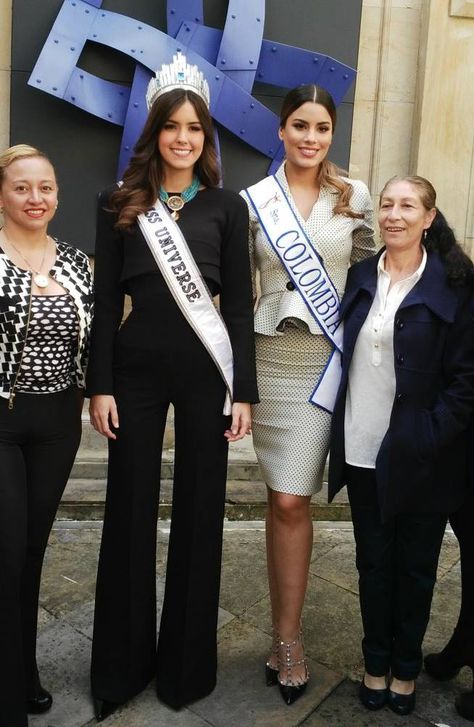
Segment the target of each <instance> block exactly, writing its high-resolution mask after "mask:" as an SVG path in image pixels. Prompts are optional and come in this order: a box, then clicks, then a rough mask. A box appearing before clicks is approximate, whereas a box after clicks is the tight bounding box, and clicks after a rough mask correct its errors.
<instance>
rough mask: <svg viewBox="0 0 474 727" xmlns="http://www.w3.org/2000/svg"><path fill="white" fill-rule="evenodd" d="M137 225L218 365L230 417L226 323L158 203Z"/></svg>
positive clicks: (230, 371) (229, 355)
mask: <svg viewBox="0 0 474 727" xmlns="http://www.w3.org/2000/svg"><path fill="white" fill-rule="evenodd" d="M138 224H139V225H140V229H141V231H142V233H143V236H144V238H145V240H146V241H147V243H148V247H149V248H150V250H151V253H152V255H153V257H154V258H155V262H156V264H157V265H158V268H159V269H160V272H161V274H162V275H163V278H164V279H165V282H166V284H167V286H168V288H169V289H170V292H171V294H172V295H173V297H174V299H175V301H176V303H177V305H178V307H179V308H180V310H181V312H182V313H183V315H184V316H185V318H186V320H187V321H188V323H189V325H190V326H191V327H192V329H193V330H194V332H195V333H196V335H197V336H198V337H199V339H200V341H201V342H202V344H203V345H204V347H205V348H206V350H207V352H208V353H209V355H210V356H211V358H212V360H213V361H214V363H215V364H216V366H217V368H218V370H219V373H220V375H221V376H222V378H223V380H224V383H225V385H226V390H227V393H226V399H225V404H224V414H230V413H231V406H232V389H233V377H234V366H233V357H232V346H231V343H230V339H229V334H228V332H227V328H226V327H225V325H224V322H223V320H222V318H221V316H220V314H219V312H218V310H217V309H216V307H215V305H214V303H213V301H212V297H211V294H210V293H209V290H208V288H207V286H206V284H205V282H204V280H203V278H202V276H201V273H200V272H199V268H198V266H197V265H196V261H195V260H194V258H193V256H192V253H191V251H190V249H189V247H188V244H187V242H186V240H185V238H184V236H183V234H182V232H181V230H180V229H179V227H178V225H177V224H176V222H175V221H174V220H172V219H171V217H170V216H169V214H168V213H167V212H166V210H165V208H164V207H163V205H162V203H161V202H160V200H159V199H157V200H156V202H155V204H154V206H153V207H152V208H151V209H149V210H148V212H145V213H142V214H140V215H138Z"/></svg>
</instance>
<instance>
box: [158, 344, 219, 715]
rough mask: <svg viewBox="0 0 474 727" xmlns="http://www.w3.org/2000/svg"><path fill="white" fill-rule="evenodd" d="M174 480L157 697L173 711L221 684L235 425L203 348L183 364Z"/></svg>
mask: <svg viewBox="0 0 474 727" xmlns="http://www.w3.org/2000/svg"><path fill="white" fill-rule="evenodd" d="M175 373H176V381H175V386H174V397H173V403H174V406H175V474H174V484H173V510H172V520H171V531H170V540H169V549H168V563H167V570H166V586H165V598H164V603H163V611H162V616H161V624H160V634H159V640H158V652H157V694H158V696H159V698H160V699H162V700H163V701H164V702H166V703H167V704H169V705H170V706H172V707H173V708H175V709H179V708H180V707H182V706H184V705H185V704H187V703H189V702H192V701H194V700H196V699H199V698H201V697H204V696H206V695H207V694H209V693H210V692H211V691H212V690H213V688H214V686H215V682H216V669H217V639H216V631H217V615H218V605H219V586H220V568H221V553H222V529H223V517H224V502H225V483H226V474H227V452H228V446H227V441H226V439H225V437H224V431H225V429H226V428H227V427H228V424H229V418H228V417H224V416H223V414H222V410H223V404H224V395H225V390H224V385H223V382H222V380H221V378H220V375H219V373H218V371H217V369H216V367H215V365H214V363H213V362H212V360H211V359H210V357H209V356H208V354H207V352H206V351H205V350H204V349H203V347H202V346H201V344H200V343H198V346H197V347H196V348H195V350H193V355H192V356H186V357H184V356H183V357H182V359H181V360H179V361H177V366H176V372H175Z"/></svg>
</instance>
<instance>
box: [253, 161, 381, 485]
mask: <svg viewBox="0 0 474 727" xmlns="http://www.w3.org/2000/svg"><path fill="white" fill-rule="evenodd" d="M276 177H277V179H278V181H279V182H280V184H281V186H282V189H283V191H284V192H285V194H286V196H287V199H288V201H289V203H290V206H291V208H292V210H293V212H294V214H295V216H296V218H297V220H298V222H299V223H300V225H301V226H302V227H303V229H304V231H305V232H306V234H307V236H308V237H309V239H310V240H311V242H312V244H313V245H314V247H315V248H316V250H317V251H318V253H319V254H320V255H321V257H322V259H323V261H324V265H325V268H326V271H327V272H328V274H329V275H330V277H331V280H332V281H333V284H334V286H335V287H336V289H337V291H338V294H339V296H342V294H343V292H344V287H345V283H346V277H347V270H348V268H349V265H350V263H351V262H355V261H356V260H361V259H363V258H364V257H367V256H368V255H370V254H373V253H374V252H375V245H374V238H373V214H372V212H373V210H372V200H371V198H370V194H369V191H368V189H367V187H366V186H365V184H364V183H363V182H360V181H358V180H350V183H351V185H352V187H353V194H352V197H351V207H352V209H354V210H355V211H356V212H360V213H361V215H363V217H361V218H350V217H346V216H344V215H334V211H333V210H334V204H335V199H336V197H335V195H334V192H333V190H332V189H330V188H326V187H322V188H321V191H320V195H319V199H318V201H317V202H316V204H315V205H314V207H313V210H312V212H311V214H310V216H309V218H308V219H307V220H304V219H303V218H302V217H301V215H300V213H299V211H298V209H297V207H296V205H295V203H294V200H293V198H292V196H291V192H290V189H289V187H288V183H287V181H286V176H285V172H284V167H283V165H282V166H281V167H280V168H279V170H278V171H277V173H276ZM249 212H250V236H249V242H250V260H251V265H252V273H253V276H252V277H253V280H254V281H255V277H256V271H257V270H258V272H259V275H260V288H261V297H260V299H259V303H258V307H257V311H256V314H255V331H256V353H257V380H258V390H259V395H260V403H259V404H255V405H254V406H253V407H252V414H253V424H252V430H253V442H254V447H255V451H256V454H257V458H258V461H259V464H260V468H261V470H262V473H263V477H264V479H265V482H266V483H267V485H268V486H269V487H270V488H271V489H273V490H277V491H278V492H285V493H288V494H292V495H302V496H303V495H304V496H309V495H313V494H314V493H315V492H317V491H318V490H320V489H321V486H322V479H323V473H324V466H325V463H326V458H327V455H328V448H329V436H330V427H331V416H330V414H328V413H327V412H326V411H323V410H322V409H320V408H319V407H316V406H315V405H314V404H310V403H309V402H308V399H309V397H310V396H311V394H312V393H313V390H314V387H315V385H316V383H317V381H318V379H319V376H320V375H321V373H322V372H323V370H324V367H325V366H326V364H327V361H328V358H329V355H330V353H331V346H330V344H329V342H328V341H327V340H326V338H325V336H324V335H322V333H321V329H320V328H319V325H318V323H317V322H316V321H315V320H314V319H313V317H312V315H311V314H310V313H309V311H308V309H307V307H306V304H305V303H304V301H303V299H302V298H301V296H300V294H299V293H298V291H297V290H295V289H294V286H293V285H292V284H291V282H290V281H289V277H288V273H287V271H286V270H285V268H284V267H283V265H282V264H281V262H280V259H279V258H278V256H277V255H276V253H275V252H274V251H273V249H272V247H271V245H270V243H269V241H268V239H267V237H266V235H265V233H264V232H263V230H262V229H261V227H260V225H259V221H258V218H257V216H256V213H255V211H254V210H253V208H252V207H250V209H249Z"/></svg>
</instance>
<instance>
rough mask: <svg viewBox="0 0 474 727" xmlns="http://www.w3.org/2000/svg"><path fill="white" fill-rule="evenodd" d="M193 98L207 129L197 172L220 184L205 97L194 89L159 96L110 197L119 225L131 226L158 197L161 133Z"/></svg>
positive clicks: (204, 180)
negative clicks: (159, 141)
mask: <svg viewBox="0 0 474 727" xmlns="http://www.w3.org/2000/svg"><path fill="white" fill-rule="evenodd" d="M186 101H189V102H190V103H191V104H192V105H193V107H194V110H195V111H196V115H197V117H198V119H199V122H200V124H201V126H202V129H203V131H204V146H203V150H202V154H201V156H200V157H199V159H198V161H197V162H196V164H195V167H194V172H195V174H196V175H197V176H198V178H199V181H200V182H201V184H203V185H204V186H205V187H217V186H218V185H219V182H220V173H219V165H218V161H217V152H216V146H215V141H214V127H213V125H212V119H211V116H210V114H209V111H208V109H207V106H206V104H205V103H204V101H203V99H202V98H201V97H200V96H198V94H197V93H194V92H193V91H187V90H184V89H181V88H177V89H173V91H169V92H168V93H165V94H163V96H159V97H158V98H157V99H156V101H155V102H154V104H153V105H152V107H151V109H150V113H149V114H148V118H147V120H146V123H145V126H144V127H143V131H142V133H141V135H140V138H139V139H138V141H137V143H136V144H135V148H134V153H133V156H132V158H131V160H130V163H129V165H128V167H127V169H126V170H125V172H124V175H123V184H122V186H121V187H120V188H119V189H117V190H116V191H115V192H113V194H112V195H111V197H110V206H111V208H112V209H113V210H114V211H116V212H117V213H118V219H117V222H116V227H117V228H119V229H130V228H131V227H132V225H133V224H134V222H135V220H136V218H137V216H138V215H139V214H141V213H142V212H146V210H148V209H149V208H150V207H151V205H152V204H153V203H154V201H155V200H156V197H157V195H158V191H159V189H160V186H161V183H162V181H163V163H162V159H161V156H160V153H159V151H158V136H159V134H160V131H161V130H162V129H163V127H164V125H165V124H166V122H167V121H168V119H169V118H170V117H171V116H172V115H173V113H174V111H176V109H178V108H179V107H180V106H182V105H183V104H184V103H185V102H186Z"/></svg>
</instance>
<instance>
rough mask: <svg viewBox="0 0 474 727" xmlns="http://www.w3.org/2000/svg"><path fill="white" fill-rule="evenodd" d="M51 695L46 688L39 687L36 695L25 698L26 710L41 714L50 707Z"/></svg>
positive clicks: (51, 702) (30, 712)
mask: <svg viewBox="0 0 474 727" xmlns="http://www.w3.org/2000/svg"><path fill="white" fill-rule="evenodd" d="M52 704H53V697H52V696H51V694H50V693H49V692H47V691H46V689H43V687H40V689H39V692H38V695H37V696H36V697H33V698H32V699H27V700H26V711H27V712H28V714H43V712H47V711H48V709H51V705H52Z"/></svg>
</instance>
